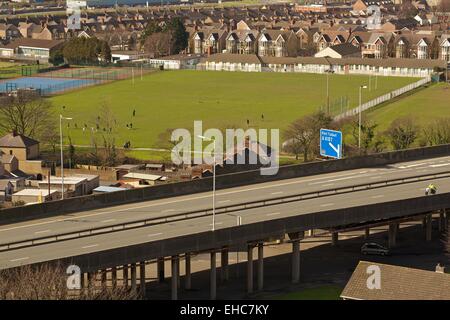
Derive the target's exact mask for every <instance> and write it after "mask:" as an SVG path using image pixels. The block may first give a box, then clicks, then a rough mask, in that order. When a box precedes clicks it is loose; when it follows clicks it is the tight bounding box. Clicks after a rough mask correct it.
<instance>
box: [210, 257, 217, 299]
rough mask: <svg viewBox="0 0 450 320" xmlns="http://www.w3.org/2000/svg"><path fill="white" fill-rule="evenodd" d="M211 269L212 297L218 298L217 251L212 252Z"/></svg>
mask: <svg viewBox="0 0 450 320" xmlns="http://www.w3.org/2000/svg"><path fill="white" fill-rule="evenodd" d="M210 255H211V269H210V273H209V274H210V280H209V282H210V291H209V293H210V299H211V300H216V296H217V283H216V281H217V275H216V252H215V251H212V252H211V254H210Z"/></svg>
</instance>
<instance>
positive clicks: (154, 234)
mask: <svg viewBox="0 0 450 320" xmlns="http://www.w3.org/2000/svg"><path fill="white" fill-rule="evenodd" d="M160 235H162V232H158V233H152V234H149V235H148V236H149V237H157V236H160Z"/></svg>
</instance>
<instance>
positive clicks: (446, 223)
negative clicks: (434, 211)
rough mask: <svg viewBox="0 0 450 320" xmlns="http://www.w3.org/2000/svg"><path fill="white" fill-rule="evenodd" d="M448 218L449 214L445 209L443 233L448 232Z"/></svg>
mask: <svg viewBox="0 0 450 320" xmlns="http://www.w3.org/2000/svg"><path fill="white" fill-rule="evenodd" d="M448 216H449V212H448V211H447V209H444V231H446V230H448Z"/></svg>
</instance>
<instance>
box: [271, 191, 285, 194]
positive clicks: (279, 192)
mask: <svg viewBox="0 0 450 320" xmlns="http://www.w3.org/2000/svg"><path fill="white" fill-rule="evenodd" d="M282 193H283V191H277V192H272V193H271V194H282Z"/></svg>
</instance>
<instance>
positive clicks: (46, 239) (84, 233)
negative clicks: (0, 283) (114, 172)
mask: <svg viewBox="0 0 450 320" xmlns="http://www.w3.org/2000/svg"><path fill="white" fill-rule="evenodd" d="M447 177H450V172H442V173H435V174H423V175H417V176H414V177H407V178H397V179H392V180H384V181H378V182H373V183H361V184H357V185H353V186H346V187H340V188H333V189H326V190H318V191H314V192H305V193H301V194H296V195H288V196H282V197H276V198H270V199H265V200H254V201H250V202H244V203H237V204H233V205H228V206H223V207H217V208H216V209H215V214H227V213H230V212H235V211H240V210H245V209H254V208H260V207H264V206H268V205H277V204H281V203H290V202H296V201H301V200H308V199H315V198H319V197H325V196H330V195H335V194H344V193H351V192H355V191H363V190H368V189H377V188H383V187H386V186H395V185H399V184H405V183H414V182H418V181H423V180H429V179H433V178H434V179H436V178H447ZM208 215H212V209H200V210H194V211H188V212H184V213H174V214H171V215H167V216H163V217H156V218H146V219H141V220H136V221H130V222H123V223H120V224H114V225H109V226H104V227H98V228H91V229H84V230H79V231H71V232H67V233H62V234H57V235H53V236H43V237H39V238H33V239H27V240H20V241H15V242H11V243H4V244H0V252H4V251H10V250H13V249H17V248H24V247H31V246H36V245H40V244H46V243H52V242H59V241H66V240H71V239H78V238H83V237H88V236H92V235H100V234H106V233H111V232H117V231H123V230H130V229H136V228H142V227H146V226H152V225H157V224H164V223H168V222H175V221H181V220H187V219H193V218H198V217H202V216H208Z"/></svg>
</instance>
